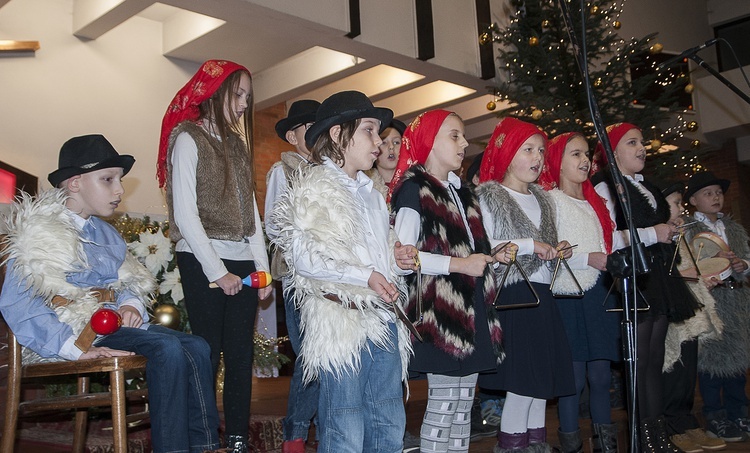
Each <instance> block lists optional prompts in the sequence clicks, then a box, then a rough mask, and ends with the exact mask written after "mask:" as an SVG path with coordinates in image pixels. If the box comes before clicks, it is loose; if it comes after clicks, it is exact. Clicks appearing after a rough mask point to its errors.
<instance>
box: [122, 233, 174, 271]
mask: <svg viewBox="0 0 750 453" xmlns="http://www.w3.org/2000/svg"><path fill="white" fill-rule="evenodd" d="M128 245H129V247H130V250H131V251H132V252H133V254H134V255H135V256H136V257H138V259H140V260H141V261H143V264H144V265H145V266H146V268H147V269H148V270H149V271H151V273H152V274H154V275H156V274H158V273H159V271H161V270H162V269H165V268H166V267H167V265H168V264H169V262H170V261H171V260H172V243H171V241H170V240H169V238H168V237H166V236H164V233H162V232H161V231H160V230H156V232H154V233H152V232H149V231H144V232H143V233H141V234H139V235H138V241H135V242H131V243H130V244H128Z"/></svg>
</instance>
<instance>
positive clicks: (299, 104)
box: [274, 99, 320, 142]
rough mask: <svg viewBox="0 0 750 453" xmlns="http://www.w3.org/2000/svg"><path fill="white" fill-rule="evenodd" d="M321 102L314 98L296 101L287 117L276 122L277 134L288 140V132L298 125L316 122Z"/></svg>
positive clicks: (290, 107)
mask: <svg viewBox="0 0 750 453" xmlns="http://www.w3.org/2000/svg"><path fill="white" fill-rule="evenodd" d="M318 107H320V102H318V101H314V100H312V99H303V100H301V101H295V102H294V103H292V105H291V106H289V112H287V115H286V118H284V119H281V120H279V121H278V122H277V123H276V126H274V127H275V129H276V135H278V136H279V138H280V139H282V140H284V141H285V142H286V141H287V139H286V133H287V132H289V131H291V130H292V129H296V128H297V127H299V126H301V125H303V124H307V123H314V122H315V114H316V113H317V112H318Z"/></svg>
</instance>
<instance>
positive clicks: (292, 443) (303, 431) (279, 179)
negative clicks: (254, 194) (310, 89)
mask: <svg viewBox="0 0 750 453" xmlns="http://www.w3.org/2000/svg"><path fill="white" fill-rule="evenodd" d="M318 107H320V102H318V101H314V100H308V99H304V100H300V101H295V102H294V103H292V105H291V106H290V107H289V112H288V114H287V117H286V118H284V119H282V120H279V122H277V123H276V134H277V135H278V136H279V138H280V139H282V140H284V141H285V142H287V143H289V144H290V145H292V146H294V149H295V150H294V151H287V152H284V153H281V160H280V161H278V162H276V163H275V164H273V166H272V167H271V170H270V171H269V172H268V176H267V177H266V212H265V216H264V217H263V218H264V219H265V225H266V235H267V236H268V239H269V240H273V239H274V238H275V237H276V236H278V232H277V229H276V228H275V225H274V224H273V222H272V221H271V220H270V219H271V212H272V211H273V209H274V208H275V207H276V203H277V202H278V200H279V198H281V195H282V194H283V193H284V192H285V191H286V190H287V188H288V187H289V181H290V180H291V179H292V178H293V176H294V174H295V173H296V172H297V170H298V169H299V168H300V167H306V166H308V165H310V151H308V149H307V146H305V132H307V130H308V129H309V128H310V126H312V124H313V123H314V122H315V114H316V113H317V111H318ZM287 272H288V269H287V267H286V263H285V262H284V256H283V254H281V251H280V250H279V249H278V248H276V247H274V248H273V253H272V256H271V274H272V277H273V278H274V280H281V281H282V283H283V286H284V289H285V290H286V289H287V288H288V286H289V283H290V282H289V279H288V278H287V275H286V274H287ZM284 309H285V312H286V327H287V331H288V336H289V341H290V342H291V343H292V349H293V350H294V353H295V354H297V355H299V351H300V341H301V340H300V327H299V322H300V318H299V310H297V309H296V307H295V306H294V289H293V288H292V289H289V290H288V291H284ZM317 410H318V382H317V381H312V382H310V383H309V384H307V385H304V386H303V385H302V366H301V365H299V364H298V365H297V366H295V367H294V373H293V374H292V379H291V381H290V382H289V399H288V404H287V410H286V417H285V418H284V422H283V425H284V443H283V444H282V446H281V451H282V453H304V451H305V442H306V441H307V434H308V431H309V430H310V420H311V419H312V418H313V417H314V416H315V413H316V412H317Z"/></svg>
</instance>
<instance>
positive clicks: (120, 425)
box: [0, 247, 148, 453]
mask: <svg viewBox="0 0 750 453" xmlns="http://www.w3.org/2000/svg"><path fill="white" fill-rule="evenodd" d="M0 248H1V247H0ZM0 256H2V251H1V250H0ZM4 274H5V269H4V266H3V267H0V288H2V283H3V280H4ZM0 322H3V323H4V321H3V320H2V318H0ZM7 338H8V344H7V346H8V379H7V384H8V390H7V400H6V405H5V421H4V425H3V437H2V439H0V440H1V443H0V452H3V453H10V452H12V451H13V448H14V444H15V438H16V427H17V424H18V416H19V414H21V413H25V412H32V411H40V410H43V411H52V410H62V409H77V411H76V414H75V429H74V435H73V452H74V453H81V452H83V451H84V448H85V446H86V425H87V422H88V408H90V407H99V406H110V407H111V408H112V436H113V438H114V439H113V440H114V451H115V452H116V453H126V452H127V451H128V438H127V426H128V423H131V422H134V421H136V420H143V419H146V418H148V411H147V410H145V411H143V412H139V413H136V414H132V415H126V407H125V406H126V402H127V400H128V399H140V400H145V398H146V397H147V395H148V391H147V390H146V389H138V390H128V391H126V390H125V372H126V371H130V370H140V369H143V368H144V367H145V366H146V358H145V357H143V356H139V355H133V356H127V357H110V358H101V359H88V360H74V361H63V362H49V363H35V364H29V365H23V364H22V363H21V345H19V344H18V341H16V337H15V335H14V334H13V332H12V331H11V329H10V327H8V335H7ZM0 341H1V339H0ZM94 373H109V383H110V386H109V391H107V392H100V393H90V378H91V375H92V374H94ZM67 375H76V376H77V377H78V379H77V381H78V384H77V391H78V393H77V394H76V395H70V396H61V397H49V398H39V399H35V400H31V401H23V402H22V401H21V383H22V381H23V379H25V378H43V377H50V376H67Z"/></svg>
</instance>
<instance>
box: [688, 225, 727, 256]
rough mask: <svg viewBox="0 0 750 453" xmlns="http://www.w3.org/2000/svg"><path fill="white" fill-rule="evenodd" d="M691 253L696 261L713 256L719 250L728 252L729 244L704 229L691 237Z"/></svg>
mask: <svg viewBox="0 0 750 453" xmlns="http://www.w3.org/2000/svg"><path fill="white" fill-rule="evenodd" d="M692 249H693V255H694V256H695V260H696V261H701V260H702V259H704V258H713V257H715V256H716V255H717V254H718V253H719V252H728V251H729V246H728V245H727V243H726V242H724V240H723V239H722V238H721V236H719V235H718V234H715V233H711V232H708V231H704V232H702V233H698V234H696V235H695V236H694V237H693V241H692Z"/></svg>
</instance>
